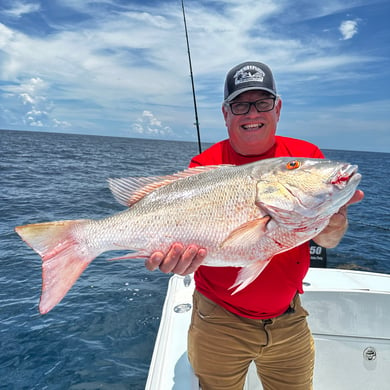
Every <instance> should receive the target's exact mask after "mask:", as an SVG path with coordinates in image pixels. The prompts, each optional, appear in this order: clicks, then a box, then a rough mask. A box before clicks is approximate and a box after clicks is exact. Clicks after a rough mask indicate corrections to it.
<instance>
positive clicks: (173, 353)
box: [146, 268, 390, 390]
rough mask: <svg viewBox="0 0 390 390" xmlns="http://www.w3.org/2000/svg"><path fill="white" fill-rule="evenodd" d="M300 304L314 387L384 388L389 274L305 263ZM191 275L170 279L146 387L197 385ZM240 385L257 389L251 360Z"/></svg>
mask: <svg viewBox="0 0 390 390" xmlns="http://www.w3.org/2000/svg"><path fill="white" fill-rule="evenodd" d="M304 288H305V293H304V294H303V295H302V297H301V299H302V303H303V306H304V307H305V308H306V309H307V310H308V311H309V313H310V316H309V318H308V321H309V325H310V328H311V330H312V333H313V336H314V340H315V346H316V364H315V371H314V389H316V390H329V389H332V390H338V389H340V390H358V389H372V390H385V389H388V388H390V387H389V383H390V326H389V324H390V310H389V308H390V275H385V274H376V273H369V272H361V271H349V270H339V269H321V268H310V270H309V272H308V274H307V276H306V278H305V280H304ZM193 290H194V281H193V278H192V277H189V276H188V277H185V278H184V277H180V276H177V275H174V276H173V277H172V278H171V279H170V281H169V286H168V291H167V296H166V300H165V303H164V307H163V313H162V317H161V323H160V328H159V332H158V335H157V339H156V343H155V349H154V353H153V357H152V362H151V366H150V371H149V376H148V381H147V384H146V390H170V389H175V390H195V389H196V390H198V389H199V383H198V380H197V378H196V376H195V375H194V374H193V371H192V368H191V366H190V364H189V362H188V359H187V349H186V348H187V342H186V341H187V330H188V326H189V323H190V319H191V312H192V310H191V308H192V293H193ZM244 389H245V390H252V389H256V390H261V389H262V386H261V383H260V381H259V379H258V377H257V374H256V371H255V367H254V366H253V365H252V366H251V367H250V370H249V372H248V376H247V381H246V384H245V388H244Z"/></svg>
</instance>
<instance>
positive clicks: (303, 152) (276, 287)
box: [190, 136, 324, 319]
mask: <svg viewBox="0 0 390 390" xmlns="http://www.w3.org/2000/svg"><path fill="white" fill-rule="evenodd" d="M290 156H291V157H309V158H324V155H323V154H322V152H321V150H320V149H319V148H318V147H317V146H315V145H313V144H311V143H309V142H306V141H302V140H297V139H294V138H287V137H281V136H276V143H275V145H274V146H273V147H272V148H271V149H270V150H269V151H268V152H266V153H264V154H262V155H258V156H250V157H246V156H242V155H240V154H238V153H236V152H235V151H234V150H233V148H232V147H231V146H230V142H229V140H224V141H221V142H218V143H216V144H215V145H213V146H211V147H210V148H209V149H207V150H205V151H204V152H203V153H201V154H199V155H197V156H195V157H194V158H193V159H192V160H191V163H190V167H195V166H199V165H219V164H235V165H242V164H248V163H251V162H254V161H258V160H264V159H266V158H272V157H290ZM309 266H310V253H309V245H308V243H305V244H302V245H300V246H298V247H296V248H293V249H291V250H289V251H287V252H283V253H281V254H279V255H275V256H274V257H273V258H272V261H271V262H270V263H269V264H268V265H267V267H266V268H265V269H264V271H263V272H262V273H261V274H260V275H259V276H258V277H257V278H256V279H255V280H254V281H253V282H252V283H251V284H249V285H248V286H247V287H246V288H244V289H243V290H241V291H239V292H238V293H236V294H234V295H232V294H231V290H229V287H231V286H232V285H233V283H234V281H235V280H236V277H237V274H238V272H239V271H240V268H239V267H207V266H201V267H199V268H198V270H197V271H196V272H195V283H196V289H197V290H198V291H199V292H200V293H202V294H203V295H204V296H206V297H207V298H209V299H211V300H212V301H214V302H216V303H218V304H219V305H220V306H222V307H224V308H225V309H227V310H229V311H230V312H232V313H235V314H238V315H240V316H243V317H249V318H256V319H266V318H273V317H277V316H279V315H281V314H283V313H284V312H285V311H286V310H287V308H288V306H289V304H290V302H291V300H292V299H293V297H294V296H295V294H296V293H297V292H299V293H302V292H303V290H302V281H303V278H304V277H305V275H306V273H307V271H308V269H309Z"/></svg>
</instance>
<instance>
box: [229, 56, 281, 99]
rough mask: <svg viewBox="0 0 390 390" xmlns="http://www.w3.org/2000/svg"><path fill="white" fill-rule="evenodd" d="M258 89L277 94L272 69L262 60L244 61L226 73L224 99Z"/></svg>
mask: <svg viewBox="0 0 390 390" xmlns="http://www.w3.org/2000/svg"><path fill="white" fill-rule="evenodd" d="M258 89H260V90H262V91H267V92H269V93H271V94H272V95H274V96H276V95H277V93H276V85H275V80H274V76H273V75H272V71H271V69H270V68H269V67H268V66H267V65H265V64H263V63H261V62H254V61H247V62H243V63H242V64H239V65H237V66H235V67H234V68H233V69H231V70H230V71H229V72H228V74H227V75H226V80H225V93H224V100H225V101H228V102H229V101H231V100H233V99H234V98H235V97H237V96H238V95H240V94H242V93H243V92H246V91H253V90H258Z"/></svg>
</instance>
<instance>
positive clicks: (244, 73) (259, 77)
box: [233, 65, 265, 85]
mask: <svg viewBox="0 0 390 390" xmlns="http://www.w3.org/2000/svg"><path fill="white" fill-rule="evenodd" d="M264 76H265V73H264V72H263V71H262V70H261V69H260V68H259V67H257V66H254V65H247V66H244V67H243V68H241V69H240V70H238V71H237V72H236V74H235V75H234V76H233V77H234V82H235V85H238V84H242V83H249V82H253V81H255V82H260V83H262V82H263V80H264Z"/></svg>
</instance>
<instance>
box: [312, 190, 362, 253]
mask: <svg viewBox="0 0 390 390" xmlns="http://www.w3.org/2000/svg"><path fill="white" fill-rule="evenodd" d="M363 198H364V192H363V191H360V190H357V191H356V192H355V194H354V195H353V197H352V198H351V199H350V200H349V202H348V203H347V204H346V205H344V206H343V207H341V208H340V210H339V211H338V212H337V213H336V214H334V215H333V216H332V218H331V219H330V221H329V224H328V226H327V227H326V228H325V229H324V230H323V231H322V232H321V233H320V234H318V235H317V236H316V237H314V238H313V241H314V242H315V243H316V244H317V245H320V246H323V247H325V248H334V247H335V246H337V245H338V243H339V242H340V241H341V239H342V238H343V236H344V234H345V232H346V231H347V228H348V218H347V207H348V206H349V205H351V204H353V203H358V202H360V201H361V200H362V199H363Z"/></svg>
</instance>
